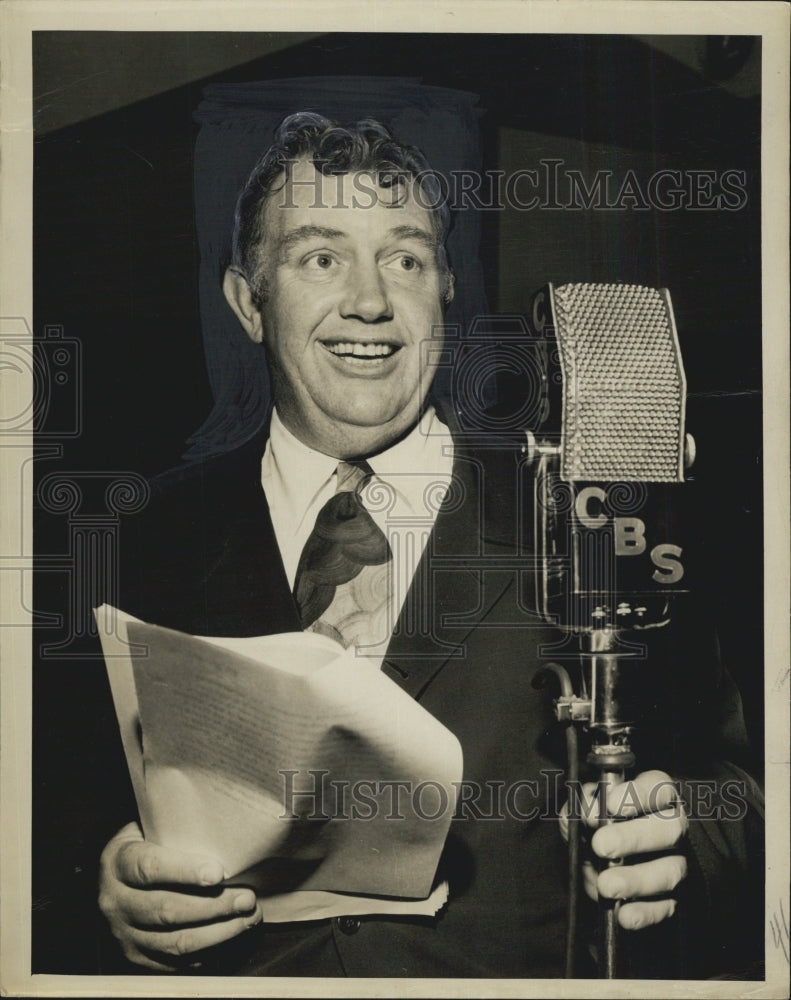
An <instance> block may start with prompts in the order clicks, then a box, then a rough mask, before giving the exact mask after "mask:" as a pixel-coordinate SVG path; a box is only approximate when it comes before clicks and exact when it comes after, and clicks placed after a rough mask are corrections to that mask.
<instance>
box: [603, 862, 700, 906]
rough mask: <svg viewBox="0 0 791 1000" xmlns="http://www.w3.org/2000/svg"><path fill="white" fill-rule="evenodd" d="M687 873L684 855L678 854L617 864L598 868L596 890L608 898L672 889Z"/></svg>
mask: <svg viewBox="0 0 791 1000" xmlns="http://www.w3.org/2000/svg"><path fill="white" fill-rule="evenodd" d="M686 877H687V859H686V858H685V857H684V856H683V855H681V854H672V855H668V856H667V857H665V858H656V859H655V860H653V861H646V862H644V863H643V864H639V865H618V866H617V867H616V868H607V869H606V870H605V871H603V872H600V873H599V876H598V880H597V883H596V888H597V891H598V892H599V894H600V895H602V896H607V897H608V898H609V899H642V898H645V897H648V896H658V895H660V894H661V893H668V892H673V890H674V889H676V888H677V887H678V885H679V883H680V882H681V881H682V880H683V879H685V878H686Z"/></svg>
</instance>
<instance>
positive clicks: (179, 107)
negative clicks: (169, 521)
mask: <svg viewBox="0 0 791 1000" xmlns="http://www.w3.org/2000/svg"><path fill="white" fill-rule="evenodd" d="M758 44H759V43H758V41H755V43H754V44H753V40H751V39H730V40H728V41H727V42H726V41H725V40H723V39H691V38H672V37H663V38H634V37H629V36H578V35H568V36H542V35H497V36H495V35H491V36H487V35H475V36H472V35H458V36H441V37H440V36H429V35H398V34H388V35H376V34H365V35H363V34H332V35H321V36H306V35H299V36H296V35H295V36H290V35H271V34H257V35H252V34H233V33H224V34H211V33H200V34H195V35H191V34H189V33H179V34H165V33H157V34H153V35H152V34H150V33H139V34H138V33H134V32H125V33H99V32H95V33H70V32H44V33H36V34H34V94H35V108H34V111H35V116H36V118H35V120H36V138H35V186H34V230H35V232H34V236H35V243H34V334H35V336H36V337H37V338H39V340H41V341H46V340H47V332H48V330H49V332H50V333H51V332H52V328H53V327H54V328H55V329H56V331H60V330H62V333H60V334H59V336H62V337H63V338H66V340H74V341H77V342H78V344H79V352H80V360H79V367H80V370H81V384H80V387H79V392H78V395H77V397H75V398H74V399H72V402H73V403H75V404H79V405H78V406H76V408H75V407H74V406H72V409H71V410H69V405H68V401H67V404H66V405H65V410H64V409H63V406H61V408H60V409H58V407H57V406H56V405H55V404H54V403H53V405H52V406H51V407H50V408H49V409H45V411H42V413H41V415H40V420H39V432H40V433H39V436H38V442H39V450H38V459H37V462H36V471H37V483H38V484H39V485H40V484H41V483H42V482H43V481H45V477H46V476H48V475H50V474H51V473H56V472H68V473H71V472H78V473H86V472H99V473H102V474H105V473H108V472H111V473H117V472H122V471H126V470H131V471H135V472H137V473H142V474H143V475H150V474H152V473H156V472H158V471H161V470H162V469H165V468H167V467H169V466H172V465H174V464H176V463H178V461H179V460H180V458H181V456H182V454H183V453H184V451H185V441H186V439H187V438H188V436H189V435H191V434H192V433H193V432H194V431H195V430H196V429H197V428H198V427H199V426H200V425H201V424H202V423H203V422H204V420H205V419H206V418H207V416H208V414H209V413H210V411H211V409H212V403H213V400H212V394H211V391H210V387H209V380H208V378H207V374H206V370H205V364H204V359H203V345H202V337H201V321H200V313H199V302H198V267H199V251H198V245H197V241H196V229H195V217H194V207H193V150H194V145H195V140H196V137H197V134H198V126H197V124H195V122H194V121H193V117H192V116H193V113H194V111H195V109H196V108H197V106H198V105H199V103H200V101H201V96H202V91H203V88H204V87H205V86H206V85H207V84H209V83H212V82H226V83H228V82H239V83H241V82H246V81H257V80H277V79H282V78H290V79H293V78H298V77H314V76H336V75H337V76H340V75H343V76H348V75H351V74H355V75H361V76H367V77H377V76H391V77H403V78H412V79H416V80H421V81H422V82H423V83H425V84H427V85H431V86H437V87H447V88H453V89H457V90H463V91H468V92H471V93H473V94H476V95H478V97H479V101H478V107H479V108H480V109H481V110H482V112H483V113H482V115H481V117H480V138H481V151H482V155H483V164H482V165H483V167H484V169H490V170H493V169H501V170H505V171H506V172H508V171H512V170H515V169H519V168H520V167H522V166H525V165H528V166H533V165H535V161H536V160H538V159H539V158H541V157H556V158H562V159H563V160H564V161H565V165H566V167H568V168H576V169H580V170H582V172H583V174H584V175H588V176H589V175H592V173H593V172H594V171H595V170H596V169H597V168H599V167H602V168H610V169H613V171H614V172H615V174H616V176H618V177H621V176H623V174H624V173H625V172H626V170H627V169H628V168H631V169H634V171H635V173H636V175H637V176H638V177H639V178H640V179H641V180H643V181H647V179H648V177H649V176H650V175H651V173H652V172H653V171H655V170H657V169H660V168H663V167H665V168H669V169H677V170H690V169H710V170H716V171H718V172H719V171H723V170H726V169H727V170H733V169H736V170H743V171H745V172H746V176H747V193H748V200H747V205H746V207H745V208H743V209H741V210H739V211H733V212H727V211H699V212H692V211H685V210H681V211H677V212H659V211H656V210H653V209H651V210H648V211H643V212H638V211H625V212H624V211H621V212H616V211H595V210H590V211H566V212H563V211H532V212H518V211H516V210H513V209H512V210H507V211H505V212H489V213H483V215H482V217H481V220H480V225H481V245H480V253H479V257H480V262H481V265H482V267H483V279H484V285H485V294H486V297H487V299H488V303H489V307H490V309H491V310H492V311H495V312H501V313H512V312H516V313H520V312H524V311H526V309H527V307H528V303H529V296H530V294H531V293H532V292H533V291H534V290H536V289H537V288H538V287H539V286H540V285H541V284H543V283H544V282H545V281H547V280H551V281H553V282H555V283H558V284H561V283H563V282H567V281H608V282H635V283H639V284H648V285H654V286H664V287H667V288H669V289H670V292H671V295H672V298H673V304H674V308H675V314H676V321H677V326H678V329H679V337H680V340H681V345H682V350H683V354H684V361H685V367H686V371H687V379H688V389H689V408H688V427H689V430H690V431H691V432H692V433H693V434H694V435H695V437H696V440H697V444H698V456H699V457H698V461H697V463H696V466H695V468H694V470H693V472H694V477H695V480H696V484H697V489H698V502H699V503H700V505H701V509H702V510H703V512H704V514H705V516H704V517H703V518H702V519H701V521H700V523H699V525H696V533H697V529H698V527H699V537H698V538H696V544H697V545H698V546H699V548H698V555H699V563H700V565H701V566H702V568H703V572H702V573H701V579H700V588H701V590H702V591H705V596H706V599H707V601H708V602H710V603H711V604H712V605H713V606H714V608H715V609H716V614H717V624H718V628H719V633H720V639H721V646H722V652H723V660H724V662H725V665H726V666H727V667H728V668H729V669H730V671H731V672H732V673H733V674H734V676H735V677H736V679H737V681H738V683H739V685H740V687H741V689H742V693H743V697H744V703H745V712H746V718H747V722H748V727H749V729H750V732H751V735H752V737H753V740H754V742H755V745H756V747H757V752H756V761H755V767H756V768H760V765H761V757H762V754H761V747H762V741H763V730H762V705H763V671H762V629H763V595H762V581H763V575H762V544H763V543H762V521H761V508H762V495H761V437H762V432H761V412H762V411H761V297H760V296H761V286H760V277H761V259H760V229H759V220H760V201H759V199H760V189H759V181H760V175H759V167H760V95H759V93H758V80H759V79H760V72H759V69H760V52H759V51H758ZM525 158H532V161H533V162H528V163H526V162H525ZM50 339H52V338H50ZM46 349H49V348H46ZM75 363H76V362H75ZM75 378H76V375H74V376H73V377H72V379H71V381H70V383H69V385H70V386H72V387H74V386H76V385H77V383H76V381H75ZM64 414H65V415H64ZM48 449H49V450H48ZM95 478H96V480H97V482H98V481H99V477H95ZM83 479H84V477H83ZM97 509H98V508H97ZM78 513H79V512H78ZM35 516H36V521H35V532H36V551H37V557H38V567H39V573H38V575H37V578H36V583H35V591H34V606H35V610H36V614H37V621H38V623H39V628H38V629H37V631H36V635H35V636H34V643H35V646H34V679H33V683H34V692H33V695H34V702H33V705H34V756H33V767H34V774H33V793H34V814H33V820H34V843H33V848H34V858H33V877H34V911H35V921H34V971H49V972H88V973H90V972H94V971H96V969H97V964H96V963H97V949H98V947H99V939H98V937H96V936H95V935H94V933H93V931H94V927H95V925H94V923H93V921H94V919H95V918H94V916H93V914H94V913H95V902H94V898H95V889H94V886H95V865H96V858H97V854H98V850H99V849H100V847H101V845H102V844H103V842H104V840H105V839H106V838H107V836H109V835H110V834H111V833H112V832H114V831H113V830H112V829H105V828H103V827H102V826H101V824H100V823H99V816H100V815H101V814H102V813H107V812H109V813H110V814H111V818H113V817H115V816H117V819H118V824H119V825H120V823H121V822H124V821H126V820H127V819H128V818H129V815H130V814H129V813H128V802H127V801H126V800H124V798H123V796H122V795H121V796H119V794H118V780H117V776H118V775H119V774H121V775H123V773H124V768H123V761H122V759H121V750H120V745H119V741H118V740H117V735H116V732H115V730H114V728H113V727H114V725H115V723H114V718H113V714H112V708H111V705H110V703H109V695H108V692H107V688H106V681H105V676H104V667H103V664H102V663H101V662H100V661H97V660H91V659H85V658H84V657H82V656H79V655H77V654H78V653H79V652H80V650H81V649H83V648H85V649H88V648H89V643H87V644H86V645H85V646H84V647H83V646H82V645H81V642H82V637H81V636H77V637H74V636H73V635H72V634H71V633H70V631H69V626H68V621H69V619H70V616H71V615H72V614H73V612H70V611H69V601H70V599H71V598H70V590H69V579H70V571H69V568H68V567H69V565H73V563H74V558H76V556H75V549H74V546H75V544H76V543H75V541H74V533H73V527H74V519H75V518H74V511H72V518H71V521H70V520H69V518H68V517H67V516H66V515H65V514H58V513H53V511H52V509H51V505H50V507H49V508H48V509H47V510H44V509H43V508H42V505H41V504H40V503H37V504H36V510H35ZM80 516H81V517H82V518H83V525H88V524H89V521H90V511H89V509H88V505H87V503H86V506H85V507H84V509H83V510H82V513H81V514H80ZM120 529H121V530H123V522H121V523H120ZM97 530H101V525H99V528H98V529H97ZM113 530H114V529H113ZM70 532H71V535H70ZM72 597H73V595H72ZM87 638H88V637H86V642H87ZM58 643H61V648H60V651H58V649H55V648H53V647H56V646H57V644H58ZM657 683H661V679H660V680H658V681H657ZM108 805H109V808H108ZM124 810H127V811H126V812H125V811H124ZM81 907H82V909H81Z"/></svg>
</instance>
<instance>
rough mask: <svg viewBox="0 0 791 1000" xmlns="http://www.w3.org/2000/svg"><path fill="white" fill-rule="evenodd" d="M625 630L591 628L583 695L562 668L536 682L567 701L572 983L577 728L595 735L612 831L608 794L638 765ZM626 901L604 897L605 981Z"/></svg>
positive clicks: (603, 808) (585, 637) (583, 641)
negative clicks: (625, 674) (552, 678)
mask: <svg viewBox="0 0 791 1000" xmlns="http://www.w3.org/2000/svg"><path fill="white" fill-rule="evenodd" d="M619 638H620V636H619V630H618V629H614V628H612V627H611V626H606V625H605V626H602V627H601V628H591V629H589V630H587V631H586V632H582V633H581V634H580V636H579V640H580V653H579V655H580V660H581V663H582V693H581V695H579V696H578V695H576V694H574V688H573V685H572V683H571V679H570V677H569V674H568V671H567V670H566V668H565V667H563V666H561V665H560V664H558V663H548V664H547V665H546V666H545V668H544V669H543V670H542V671H541V672H540V673H539V674H538V675H537V676H536V680H535V682H534V684H535V686H536V687H542V686H543V685H544V682H545V679H546V675H547V673H549V672H551V673H554V674H555V675H556V676H557V678H558V680H559V682H560V689H561V695H560V697H559V698H556V699H555V715H556V717H557V719H558V721H560V722H563V723H565V724H566V727H567V728H566V750H567V756H568V772H567V785H568V788H569V798H568V818H569V837H568V849H569V850H568V858H569V906H568V923H567V932H566V966H565V976H566V978H567V979H571V978H573V977H574V968H575V957H576V952H577V943H576V935H577V908H578V903H579V865H580V862H579V846H580V822H581V818H580V816H579V814H578V811H577V804H576V798H575V796H576V788H577V785H578V782H579V752H578V738H577V730H576V725H577V724H580V723H582V724H584V725H585V727H586V728H587V729H588V730H589V731H590V732H591V735H592V742H591V748H590V751H589V753H588V755H587V757H586V762H587V763H588V764H589V765H591V766H592V767H593V768H595V769H596V771H597V772H598V777H597V785H598V789H597V799H598V823H599V826H608V825H610V824H611V823H614V822H615V819H614V817H612V816H610V815H609V814H608V812H607V791H608V789H609V788H610V787H613V786H615V785H619V784H621V783H622V782H624V781H625V780H626V772H627V770H628V769H629V768H631V767H633V766H634V764H635V755H634V753H633V751H632V748H631V744H630V737H631V733H632V731H633V726H632V724H631V723H630V722H628V721H625V720H624V719H623V718H621V715H622V709H621V704H620V702H619V698H618V682H619V678H620V670H621V660H622V659H624V656H625V654H624V653H620V652H618V651H617V649H618V645H619ZM622 863H623V861H622V859H620V858H618V859H611V860H609V861H608V862H607V863H606V866H607V867H608V868H614V867H617V866H618V865H621V864H622ZM619 909H620V900H612V899H606V898H604V897H601V896H600V897H599V919H598V933H597V950H598V967H599V977H600V978H601V979H616V978H617V977H618V965H619V961H618V960H619V952H618V910H619Z"/></svg>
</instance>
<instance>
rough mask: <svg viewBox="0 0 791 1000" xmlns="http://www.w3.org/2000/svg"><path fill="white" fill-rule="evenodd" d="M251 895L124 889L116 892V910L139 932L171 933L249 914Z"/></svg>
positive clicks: (236, 891) (239, 891) (246, 892)
mask: <svg viewBox="0 0 791 1000" xmlns="http://www.w3.org/2000/svg"><path fill="white" fill-rule="evenodd" d="M255 903H256V899H255V893H254V892H253V891H252V890H251V889H240V888H238V887H236V888H231V889H225V890H223V891H222V892H220V893H219V894H217V895H211V896H206V895H196V894H192V893H186V892H168V891H166V890H161V889H159V890H158V889H152V890H150V891H147V892H146V891H141V890H139V889H125V890H122V891H121V892H119V894H118V901H117V908H118V909H119V910H120V911H122V912H123V914H124V918H125V921H126V923H128V924H129V925H130V926H132V927H137V928H140V929H143V930H158V929H164V930H171V929H173V928H174V927H184V926H189V925H191V924H202V923H208V922H210V921H217V920H226V919H227V918H229V917H238V916H240V915H241V916H243V915H249V914H251V913H252V911H253V909H254V908H255Z"/></svg>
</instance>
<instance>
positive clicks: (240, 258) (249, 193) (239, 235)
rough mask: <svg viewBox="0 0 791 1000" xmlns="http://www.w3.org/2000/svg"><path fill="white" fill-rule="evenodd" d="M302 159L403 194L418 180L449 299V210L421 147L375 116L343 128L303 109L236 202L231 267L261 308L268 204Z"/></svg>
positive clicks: (287, 122) (282, 128)
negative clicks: (366, 175) (364, 175)
mask: <svg viewBox="0 0 791 1000" xmlns="http://www.w3.org/2000/svg"><path fill="white" fill-rule="evenodd" d="M299 160H309V161H311V162H312V163H313V166H314V167H315V169H316V170H317V171H320V172H321V173H323V174H347V173H350V172H357V171H366V172H370V173H371V174H374V175H375V176H376V179H377V183H378V184H379V186H380V187H382V188H390V187H394V186H397V185H400V186H403V188H404V196H406V193H407V187H406V185H407V184H409V183H410V182H411V181H415V182H416V183H417V185H418V187H419V190H420V195H419V200H420V204H421V205H422V206H424V207H425V208H426V209H428V210H429V211H430V213H431V217H432V219H433V222H434V228H435V233H436V237H437V263H438V265H439V268H440V271H441V272H443V274H444V275H445V288H444V299H445V302H446V303H447V301H448V300H449V292H450V285H451V281H452V276H451V272H450V267H449V265H448V257H447V251H446V249H445V240H446V239H447V235H448V230H449V228H450V210H449V208H448V204H447V198H446V197H445V192H444V190H443V185H442V177H441V176H440V174H438V173H437V172H436V171H435V170H433V169H432V168H431V167H430V166H429V164H428V161H427V160H426V158H425V156H423V154H422V153H421V152H420V150H419V149H417V148H416V147H414V146H408V145H405V144H404V143H402V142H400V141H399V140H398V139H396V138H395V137H394V136H393V135H392V134H391V133H390V131H389V130H388V129H387V128H386V127H385V126H384V125H382V124H381V123H380V122H378V121H375V120H374V119H373V118H363V119H362V120H361V121H358V122H356V123H355V124H353V125H349V126H346V127H343V126H341V125H339V124H338V123H337V122H334V121H332V120H331V119H329V118H325V117H324V116H323V115H319V114H314V113H313V112H310V111H299V112H297V113H296V114H293V115H289V116H288V118H285V119H284V120H283V121H282V122H281V124H280V125H279V127H278V129H277V131H276V132H275V137H274V141H273V143H272V145H271V146H270V147H269V149H268V150H267V151H266V153H264V155H263V156H262V157H261V159H260V160H259V161H258V163H257V164H256V166H255V167H254V168H253V171H252V173H251V174H250V177H249V178H248V180H247V183H246V184H245V186H244V188H243V189H242V192H241V194H240V195H239V198H238V200H237V202H236V212H235V217H234V233H233V244H232V251H231V267H232V268H233V269H234V270H235V271H237V272H238V273H239V274H241V275H242V276H243V277H244V278H245V279H246V281H247V283H248V284H249V286H250V288H251V290H252V293H253V301H254V303H255V305H256V307H258V308H260V306H261V304H262V302H264V301H265V300H266V296H267V285H266V275H265V274H264V268H265V261H264V260H263V259H262V255H261V253H260V247H261V243H262V242H263V239H264V236H265V232H264V224H263V219H264V213H263V208H264V203H265V202H266V200H267V198H269V196H270V195H271V194H272V193H273V191H276V190H279V189H280V188H281V187H283V186H284V185H285V184H286V183H287V181H288V179H289V177H290V175H291V170H292V168H293V166H294V164H295V163H296V162H297V161H299ZM278 180H280V184H279V185H278V184H277V182H278Z"/></svg>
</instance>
